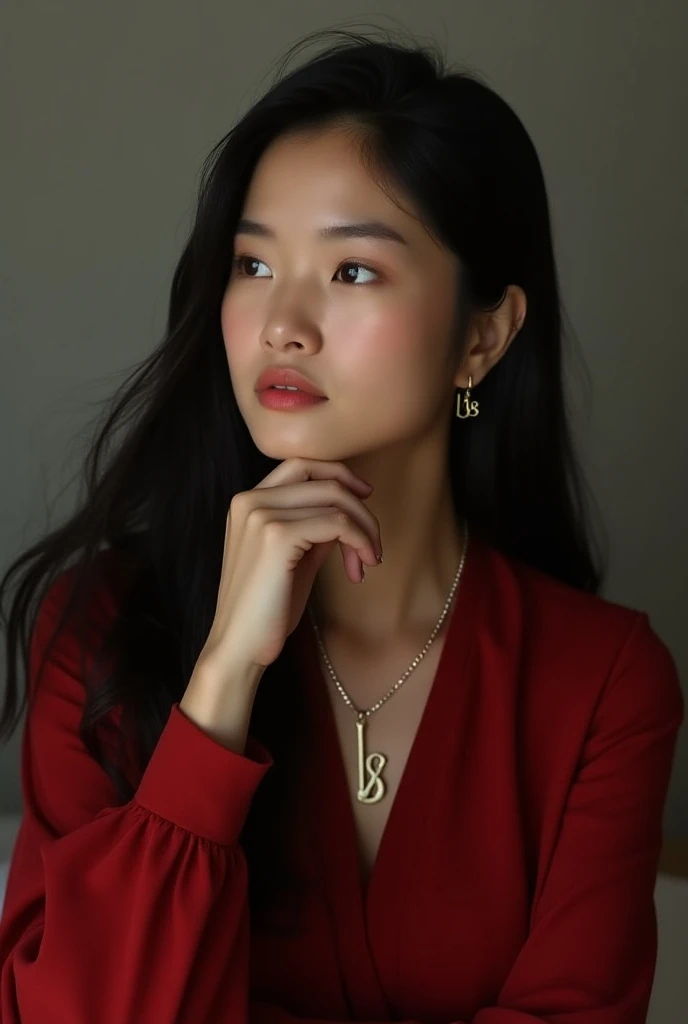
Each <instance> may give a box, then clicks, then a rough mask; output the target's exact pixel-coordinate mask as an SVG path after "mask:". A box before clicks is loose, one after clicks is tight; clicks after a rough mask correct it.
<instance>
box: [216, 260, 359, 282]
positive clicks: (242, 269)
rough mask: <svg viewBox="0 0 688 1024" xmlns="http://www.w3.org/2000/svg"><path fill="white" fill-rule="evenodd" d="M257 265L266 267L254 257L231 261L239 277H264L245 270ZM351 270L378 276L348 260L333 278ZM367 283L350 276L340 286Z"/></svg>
mask: <svg viewBox="0 0 688 1024" xmlns="http://www.w3.org/2000/svg"><path fill="white" fill-rule="evenodd" d="M259 263H262V264H263V266H264V267H267V264H266V263H263V261H262V260H259V259H256V258H255V256H235V257H234V259H233V260H232V267H233V268H234V269H235V270H236V271H238V273H239V274H240V276H241V277H265V276H266V275H265V274H255V273H251V272H249V271H247V270H246V267H247V266H251V265H253V264H259ZM351 268H353V269H354V270H355V271H359V272H360V271H361V270H362V271H363V272H364V273H365V274H372V275H373V277H377V276H378V275H377V272H376V271H375V270H372V269H371V268H370V267H367V266H366V265H365V264H364V263H358V262H356V261H355V260H349V262H348V263H342V265H341V267H339V268H338V269H337V271H336V273H335V277H336V275H337V274H339V273H340V272H341V271H345V272H347V274H348V273H349V271H350V269H351ZM367 283H368V282H367V281H354V280H353V279H352V277H351V276H349V277H348V279H345V280H342V284H367Z"/></svg>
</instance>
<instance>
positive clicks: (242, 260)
mask: <svg viewBox="0 0 688 1024" xmlns="http://www.w3.org/2000/svg"><path fill="white" fill-rule="evenodd" d="M246 263H263V261H262V260H257V259H256V258H255V256H235V257H234V259H233V260H232V266H233V267H234V269H235V270H238V271H239V272H240V273H242V276H244V277H259V276H260V275H258V274H243V267H244V265H245V264H246ZM263 266H264V267H266V266H267V264H266V263H263Z"/></svg>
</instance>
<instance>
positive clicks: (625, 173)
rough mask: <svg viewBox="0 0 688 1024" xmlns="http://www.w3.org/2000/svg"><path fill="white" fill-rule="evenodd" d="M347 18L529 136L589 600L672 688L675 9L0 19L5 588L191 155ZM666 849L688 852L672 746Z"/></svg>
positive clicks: (64, 464) (3, 787) (57, 14)
mask: <svg viewBox="0 0 688 1024" xmlns="http://www.w3.org/2000/svg"><path fill="white" fill-rule="evenodd" d="M390 16H394V18H395V19H397V20H392V19H391V18H390ZM342 19H345V20H346V22H347V23H351V21H352V19H355V20H358V21H360V19H363V20H364V21H365V22H366V23H367V24H372V25H377V26H382V27H389V28H392V29H394V28H395V27H401V28H403V29H407V30H410V31H412V32H414V33H419V34H420V35H422V36H427V37H433V38H436V39H438V40H439V41H440V43H441V44H443V45H444V46H445V47H446V50H447V53H448V55H449V57H450V58H451V60H452V61H455V62H459V63H462V64H466V65H468V66H469V67H472V68H475V69H476V70H478V71H479V72H481V73H482V74H483V75H484V76H486V78H487V80H488V82H489V83H490V84H491V85H492V86H493V87H494V88H496V89H497V90H498V91H499V92H501V93H502V94H503V95H504V96H505V98H506V99H507V100H508V101H509V102H510V103H511V104H512V105H513V106H514V108H515V109H516V111H517V112H518V113H519V115H520V116H521V118H522V119H523V121H524V123H525V125H526V127H527V129H528V130H529V132H530V134H531V136H532V137H533V139H534V142H535V145H536V146H537V149H538V152H539V154H540V157H541V160H542V164H543V167H544V171H545V177H546V180H547V183H548V188H549V194H550V201H551V207H552V215H553V221H554V232H555V245H556V250H557V256H558V261H559V269H560V274H561V281H562V288H563V296H564V302H565V305H566V309H567V312H568V316H569V319H570V321H571V324H572V327H573V330H574V332H575V334H576V336H577V337H578V340H579V342H580V345H581V347H582V350H583V353H584V357H585V360H586V361H587V364H588V366H589V368H590V371H591V375H592V381H593V388H592V392H591V401H590V402H587V403H586V402H584V401H582V400H580V401H578V404H577V413H576V416H577V419H576V426H577V430H578V435H579V438H580V445H581V448H582V452H583V454H584V460H585V464H586V467H587V469H588V473H589V476H590V479H591V482H592V484H593V486H594V488H595V491H596V493H597V496H598V500H599V502H600V505H601V507H602V511H603V514H604V519H605V522H606V526H607V529H608V532H609V535H610V540H611V572H610V576H609V579H608V583H607V586H606V589H605V592H604V596H607V597H609V598H611V599H613V600H616V601H620V602H622V603H624V604H628V605H631V606H633V607H637V608H643V609H645V610H647V611H648V612H649V613H650V617H651V619H652V623H653V625H654V627H655V629H656V630H657V632H658V633H659V634H660V636H662V637H663V639H664V640H665V641H666V643H667V644H668V645H669V647H670V648H671V649H672V651H673V653H674V656H675V658H676V660H677V663H678V665H679V670H680V671H681V673H682V679H683V680H684V686H685V685H686V681H687V680H688V630H686V615H687V613H688V584H687V582H686V580H687V578H688V573H687V569H688V543H687V541H686V524H687V523H688V487H687V484H686V476H687V473H686V470H687V468H688V430H687V429H686V425H685V400H684V395H685V389H686V383H685V382H686V379H687V377H688V346H687V345H686V340H687V339H686V329H685V326H684V324H685V317H684V310H685V296H686V269H687V267H686V256H685V254H686V251H687V249H688V213H687V209H686V191H685V189H686V181H688V145H687V143H686V133H685V129H684V130H681V129H680V127H679V126H680V124H681V123H682V122H683V121H685V117H686V109H687V106H686V100H687V98H688V96H687V94H688V71H687V70H686V63H685V53H684V49H685V42H686V39H687V38H688V5H686V4H685V3H683V2H681V0H675V2H670V0H645V2H639V0H606V2H600V0H566V2H563V0H562V2H557V3H553V2H548V0H517V2H508V0H425V2H424V3H423V4H418V3H417V2H415V0H378V2H376V3H373V4H364V3H355V2H353V0H352V2H349V3H348V4H346V5H344V6H342V5H341V4H339V3H335V2H333V0H317V2H316V0H309V2H306V0H298V2H297V3H296V5H295V8H292V7H290V8H289V9H288V8H287V7H286V5H285V4H284V3H281V2H279V0H261V3H260V4H255V5H243V4H233V3H226V2H225V3H220V2H217V0H215V2H209V0H194V2H193V3H192V2H191V0H188V2H185V3H184V2H179V0H174V2H173V0H147V2H145V3H140V2H139V3H136V2H131V0H128V2H124V0H119V2H118V3H114V2H113V3H105V2H103V0H100V2H99V3H97V4H94V3H92V2H88V0H62V2H61V3H59V4H55V3H52V2H48V0H24V2H22V3H21V4H20V3H19V2H18V0H14V2H10V0H5V3H4V5H3V18H2V22H3V24H2V30H1V31H0V40H1V41H0V67H1V68H2V76H3V84H4V89H3V91H2V97H1V99H0V102H1V103H2V111H1V113H2V124H3V130H2V137H3V140H4V143H5V145H4V146H3V154H2V171H1V173H2V179H1V190H2V195H3V198H4V204H3V205H4V211H3V217H2V221H3V230H2V236H3V243H4V244H3V246H2V257H1V258H2V267H1V268H0V287H1V288H2V295H0V301H1V303H2V308H1V312H0V329H1V330H2V340H1V343H0V403H1V404H0V471H1V479H2V500H1V504H0V565H1V566H2V567H3V568H4V566H5V565H6V564H7V563H8V562H9V560H10V558H11V557H13V556H14V555H15V554H16V552H17V551H18V549H19V548H21V547H23V546H25V545H27V544H28V543H29V542H31V541H32V540H33V539H35V538H36V537H37V536H38V535H39V534H40V533H41V532H42V531H43V530H44V529H45V527H46V524H47V520H46V508H45V503H46V502H48V501H49V502H51V503H53V511H52V516H51V523H55V524H56V523H57V522H58V521H59V519H60V517H61V515H62V514H64V513H66V512H68V511H69V509H70V508H71V507H72V503H73V501H74V499H75V495H76V490H75V485H74V480H73V479H72V477H73V474H74V473H76V472H77V470H78V469H79V465H80V460H81V458H82V457H83V453H84V445H85V443H86V440H87V436H86V435H85V434H83V430H84V429H85V428H86V426H87V424H88V422H92V418H93V416H94V414H95V413H96V412H97V406H96V404H95V403H97V402H99V401H101V400H102V399H104V398H105V397H106V396H107V395H109V394H110V393H111V392H112V391H113V390H114V387H115V386H116V384H117V383H119V382H120V381H121V378H122V375H123V373H124V371H125V369H127V368H128V367H129V366H130V365H132V364H134V363H136V362H137V361H138V360H140V359H141V358H142V357H143V356H144V355H145V354H146V353H147V352H148V351H149V350H150V348H151V347H152V346H153V345H154V344H155V343H157V341H158V339H159V337H160V336H161V333H162V328H163V322H164V318H165V312H166V302H167V293H168V288H169V284H170V280H171V274H172V271H173V268H174V265H175V262H176V260H177V258H178V256H179V254H180V252H181V246H182V244H183V240H184V237H185V234H186V230H187V227H188V223H189V216H190V214H191V211H192V208H193V204H194V200H195V190H196V186H197V181H198V173H199V170H200V167H201V164H202V161H203V159H204V157H205V155H206V154H207V152H208V151H209V149H210V148H211V146H212V145H213V144H214V143H215V142H216V141H217V140H218V139H219V138H220V137H221V136H222V135H224V134H225V132H226V131H227V130H228V128H229V127H230V125H231V124H232V123H233V121H234V120H235V119H236V117H237V116H238V115H239V114H240V113H241V112H242V111H243V110H244V108H245V107H246V106H247V105H248V104H249V103H250V102H251V101H252V100H253V99H254V98H257V95H258V92H259V91H260V89H262V85H263V76H264V75H265V74H266V73H267V72H268V70H269V67H270V66H271V63H272V61H273V60H274V59H275V58H277V57H278V56H279V55H280V54H281V53H282V51H283V50H284V49H285V48H286V46H287V45H289V44H291V43H293V42H294V41H295V40H296V39H297V38H298V37H299V36H300V35H302V34H303V33H305V32H307V31H310V30H313V29H315V28H319V27H327V26H332V25H334V24H342ZM359 27H360V25H359ZM304 56H305V55H304ZM579 397H581V398H582V393H581V396H579ZM18 754H19V735H18V734H15V736H14V737H13V739H12V740H11V741H10V743H9V744H8V745H7V746H6V747H4V748H2V750H1V751H0V813H1V812H5V811H13V810H18V809H19V808H20V806H21V797H20V790H19V776H18V769H19V760H18ZM665 827H666V831H667V834H668V835H670V836H672V837H676V838H681V837H683V838H686V837H688V730H687V729H686V727H685V726H684V728H683V730H682V732H681V735H680V739H679V750H678V754H677V758H676V762H675V767H674V775H673V780H672V785H671V790H670V794H669V799H668V804H667V808H666V819H665Z"/></svg>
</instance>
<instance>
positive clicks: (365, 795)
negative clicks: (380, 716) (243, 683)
mask: <svg viewBox="0 0 688 1024" xmlns="http://www.w3.org/2000/svg"><path fill="white" fill-rule="evenodd" d="M463 536H464V544H463V552H462V554H461V560H460V562H459V567H458V569H457V570H456V573H455V575H454V579H453V581H452V585H451V588H450V590H449V597H448V598H447V600H446V601H445V604H444V608H443V609H442V614H441V615H440V617H439V619H438V621H437V625H436V626H435V628H434V629H433V631H432V633H431V634H430V639H429V640H428V641H427V643H426V644H425V646H424V647H423V650H422V651H421V652H420V654H418V655H417V656H416V657H415V658H414V659H413V661H412V662H411V664H410V665H409V667H408V668H407V669H406V671H405V672H404V674H403V676H401V678H400V679H398V680H397V681H396V683H395V684H394V686H393V687H392V688H391V690H390V691H389V692H388V693H386V694H385V696H384V697H382V698H381V699H380V700H379V701H378V702H377V704H373V706H372V708H368V709H362V708H357V707H356V706H355V704H354V702H353V701H352V700H351V698H350V697H349V695H348V693H347V692H346V690H345V689H344V687H343V686H342V684H341V683H340V681H339V679H338V678H337V675H336V673H335V671H334V669H333V668H332V663H331V662H330V659H329V658H328V657H327V651H326V650H325V647H324V645H323V642H322V640H321V638H320V630H319V629H318V624H317V622H316V621H315V616H314V615H313V610H312V608H311V606H310V604H309V606H308V612H309V615H310V617H311V622H312V623H313V629H314V631H315V637H316V640H317V641H318V646H319V647H320V651H321V653H322V656H323V658H324V659H325V664H326V665H327V669H328V671H329V673H330V675H331V676H332V679H333V680H334V683H335V686H336V687H337V690H338V691H339V693H340V694H341V695H342V697H343V698H344V701H345V703H346V704H347V706H348V707H350V708H351V709H352V711H353V712H354V714H355V715H356V730H357V734H358V737H357V738H358V792H357V794H356V796H357V798H358V800H359V802H360V803H362V804H376V803H378V801H380V800H382V798H383V796H384V795H385V793H386V787H385V782H384V779H383V778H382V771H383V769H384V767H385V765H386V764H387V760H388V759H387V757H386V756H385V754H381V753H380V752H379V751H376V752H373V753H370V754H366V749H365V727H366V725H367V720H368V718H369V717H370V716H371V715H372V714H374V713H375V712H376V711H378V710H379V709H380V708H381V707H382V705H383V704H385V703H386V702H387V701H388V700H389V698H390V697H391V696H392V695H393V694H395V693H396V692H397V690H398V689H399V688H400V687H401V686H402V685H403V683H404V682H405V681H406V679H408V677H409V676H410V675H411V673H412V672H413V670H414V668H417V666H418V664H419V662H420V661H421V660H422V659H423V658H424V657H425V655H426V654H427V652H428V649H429V648H430V645H431V644H432V642H433V640H434V639H435V637H436V636H437V633H438V632H439V629H440V627H441V625H442V623H443V622H444V620H445V618H446V617H447V613H448V611H449V608H450V606H451V603H452V599H453V597H454V594H455V592H456V588H457V587H458V585H459V581H460V579H461V574H462V572H463V567H464V564H465V561H466V552H467V551H468V524H467V522H466V521H465V520H464V524H463Z"/></svg>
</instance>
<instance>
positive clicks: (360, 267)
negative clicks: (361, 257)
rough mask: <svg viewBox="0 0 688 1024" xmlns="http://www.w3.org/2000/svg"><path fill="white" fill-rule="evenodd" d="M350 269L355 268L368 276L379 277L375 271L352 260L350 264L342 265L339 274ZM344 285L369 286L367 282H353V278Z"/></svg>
mask: <svg viewBox="0 0 688 1024" xmlns="http://www.w3.org/2000/svg"><path fill="white" fill-rule="evenodd" d="M349 267H355V268H356V269H358V270H362V271H363V272H364V273H366V274H372V275H373V277H377V274H376V272H375V271H374V270H371V269H370V267H366V265H365V264H364V263H356V262H354V261H353V260H351V261H350V262H349V263H342V265H341V267H340V268H339V270H337V273H339V271H340V270H346V269H348V268H349ZM344 283H345V284H367V282H366V281H352V280H351V278H349V280H348V281H345V282H344Z"/></svg>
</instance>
